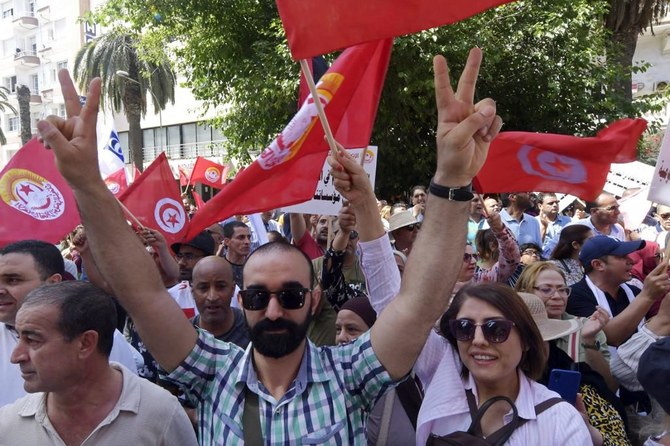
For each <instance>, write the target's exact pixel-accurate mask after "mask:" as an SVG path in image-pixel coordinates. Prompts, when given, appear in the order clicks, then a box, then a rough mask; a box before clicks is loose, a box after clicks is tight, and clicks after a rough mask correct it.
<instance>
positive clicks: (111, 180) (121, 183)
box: [105, 167, 128, 197]
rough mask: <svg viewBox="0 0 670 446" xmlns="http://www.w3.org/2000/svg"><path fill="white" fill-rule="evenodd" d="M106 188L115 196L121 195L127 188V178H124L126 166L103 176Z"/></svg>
mask: <svg viewBox="0 0 670 446" xmlns="http://www.w3.org/2000/svg"><path fill="white" fill-rule="evenodd" d="M105 184H106V185H107V189H109V191H110V192H111V193H113V194H114V196H115V197H118V196H119V195H121V194H122V193H123V192H124V191H125V190H126V189H128V179H127V178H126V168H125V167H122V168H120V169H119V170H117V171H116V172H114V173H113V174H111V175H108V176H107V178H105Z"/></svg>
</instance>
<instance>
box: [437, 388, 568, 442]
mask: <svg viewBox="0 0 670 446" xmlns="http://www.w3.org/2000/svg"><path fill="white" fill-rule="evenodd" d="M465 394H466V396H467V398H468V406H470V415H471V416H472V423H470V427H469V428H468V430H467V431H466V432H463V431H457V432H452V433H450V434H447V435H443V436H438V435H435V434H431V435H430V437H428V440H427V441H426V446H465V445H467V446H502V445H503V444H505V442H506V441H507V440H508V439H509V437H511V436H512V433H514V431H515V430H516V429H517V428H518V427H519V426H521V425H523V424H524V423H525V422H526V421H528V420H525V419H522V418H519V413H518V412H517V409H516V406H515V405H514V402H513V401H512V400H510V399H509V398H507V397H506V396H494V397H493V398H491V399H489V400H487V401H486V402H485V403H484V404H482V407H480V408H479V409H477V405H476V403H475V397H474V395H473V394H472V390H470V389H466V390H465ZM498 401H505V402H507V404H509V405H510V407H511V408H512V421H510V422H509V423H507V424H506V425H504V426H503V427H501V428H500V429H498V430H497V431H495V432H494V433H492V434H491V435H489V436H488V437H486V438H484V435H483V434H482V426H481V421H482V417H483V416H484V414H485V413H486V411H487V410H488V409H489V407H491V406H492V405H493V404H494V403H496V402H498ZM561 401H563V400H562V399H561V398H549V399H548V400H546V401H543V402H541V403H540V404H538V405H537V406H535V414H536V415H539V414H541V413H542V412H544V411H545V410H547V409H549V408H550V407H551V406H553V405H554V404H557V403H560V402H561Z"/></svg>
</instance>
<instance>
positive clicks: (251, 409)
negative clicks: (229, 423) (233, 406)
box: [242, 385, 263, 446]
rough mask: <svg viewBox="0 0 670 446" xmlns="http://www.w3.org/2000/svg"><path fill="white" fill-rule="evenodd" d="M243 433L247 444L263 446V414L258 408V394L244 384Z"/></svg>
mask: <svg viewBox="0 0 670 446" xmlns="http://www.w3.org/2000/svg"><path fill="white" fill-rule="evenodd" d="M242 433H243V434H244V444H245V445H247V446H263V432H262V431H261V414H260V410H259V409H258V395H257V394H255V393H254V392H252V391H251V389H249V387H248V386H247V385H245V386H244V412H243V413H242Z"/></svg>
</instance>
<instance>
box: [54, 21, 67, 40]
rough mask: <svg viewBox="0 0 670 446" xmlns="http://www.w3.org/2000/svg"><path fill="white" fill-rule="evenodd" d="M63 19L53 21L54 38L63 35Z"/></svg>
mask: <svg viewBox="0 0 670 446" xmlns="http://www.w3.org/2000/svg"><path fill="white" fill-rule="evenodd" d="M65 24H66V23H65V19H59V20H56V21H55V22H54V35H53V38H54V40H57V39H60V38H63V37H65Z"/></svg>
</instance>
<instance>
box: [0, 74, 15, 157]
mask: <svg viewBox="0 0 670 446" xmlns="http://www.w3.org/2000/svg"><path fill="white" fill-rule="evenodd" d="M8 94H9V90H8V89H7V88H5V87H0V111H1V112H4V111H5V110H11V111H12V112H14V114H15V115H18V114H19V113H18V112H17V111H16V108H14V106H13V105H12V104H10V103H9V96H8ZM5 144H7V138H6V137H5V134H4V133H3V132H2V127H0V146H2V145H5Z"/></svg>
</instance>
